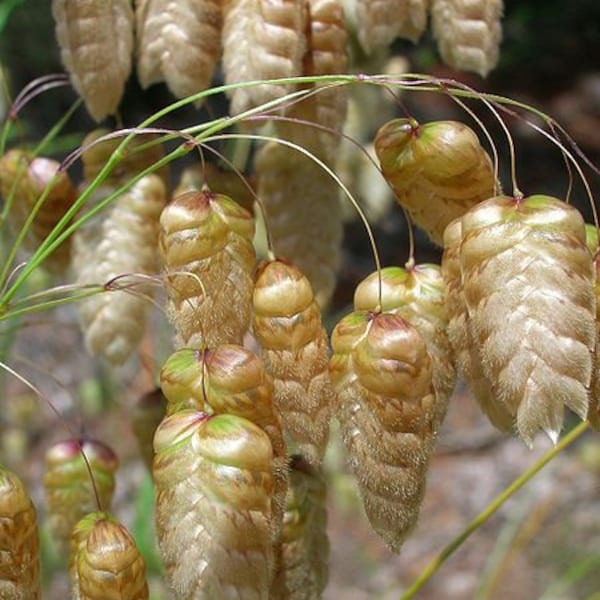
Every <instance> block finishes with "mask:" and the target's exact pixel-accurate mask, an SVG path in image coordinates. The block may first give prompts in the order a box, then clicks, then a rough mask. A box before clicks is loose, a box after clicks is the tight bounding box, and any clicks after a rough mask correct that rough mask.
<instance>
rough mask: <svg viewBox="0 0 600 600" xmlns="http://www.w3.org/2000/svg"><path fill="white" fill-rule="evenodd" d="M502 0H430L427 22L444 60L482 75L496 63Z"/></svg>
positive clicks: (500, 29)
mask: <svg viewBox="0 0 600 600" xmlns="http://www.w3.org/2000/svg"><path fill="white" fill-rule="evenodd" d="M502 9H503V2H502V0H467V1H466V0H432V4H431V25H432V28H433V34H434V36H435V37H436V39H437V43H438V49H439V51H440V55H441V56H442V59H443V60H444V62H445V63H447V64H448V65H450V66H451V67H453V68H455V69H458V70H462V71H474V72H475V73H479V75H481V76H482V77H485V76H486V75H487V74H488V73H489V72H490V71H491V70H492V69H493V68H494V67H495V66H496V64H497V62H498V58H499V49H500V41H501V39H502V24H501V19H502Z"/></svg>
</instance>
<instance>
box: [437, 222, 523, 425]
mask: <svg viewBox="0 0 600 600" xmlns="http://www.w3.org/2000/svg"><path fill="white" fill-rule="evenodd" d="M461 242H462V221H461V218H460V217H459V218H457V219H454V221H452V222H451V223H450V224H449V225H448V226H447V227H446V229H445V231H444V254H443V255H442V277H443V278H444V283H445V284H446V297H445V303H446V310H447V313H448V330H447V331H448V340H449V342H450V345H451V347H452V354H453V357H454V364H455V365H456V370H457V371H458V373H459V374H460V375H461V376H462V378H463V379H464V380H465V382H466V383H467V385H468V386H469V389H470V390H471V393H472V394H473V396H474V397H475V399H476V400H477V402H478V404H479V406H480V407H481V410H482V411H483V412H484V413H485V414H486V415H487V417H488V419H489V420H490V422H491V423H492V424H493V425H494V426H495V427H497V428H498V429H499V430H500V431H505V432H509V431H512V429H513V417H512V415H511V413H510V411H509V410H508V409H507V408H506V407H505V406H504V405H503V404H501V403H499V402H496V400H495V399H494V394H493V391H492V385H491V382H490V381H488V379H486V377H485V375H484V374H483V368H482V366H481V357H480V355H479V348H478V346H477V344H476V343H475V341H474V339H473V335H472V333H471V331H470V329H469V326H468V319H469V315H468V312H467V305H466V302H465V297H464V292H463V288H462V275H461V271H460V244H461Z"/></svg>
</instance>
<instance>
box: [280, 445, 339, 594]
mask: <svg viewBox="0 0 600 600" xmlns="http://www.w3.org/2000/svg"><path fill="white" fill-rule="evenodd" d="M325 496H326V487H325V480H324V479H323V477H322V475H320V474H319V473H318V472H317V471H315V470H314V469H313V468H312V467H311V466H310V465H309V464H308V463H307V462H306V461H305V460H304V459H303V458H302V457H300V456H293V457H292V458H291V465H290V485H289V488H288V493H287V497H286V510H285V516H284V525H283V533H282V538H281V542H280V544H279V546H278V548H277V572H276V574H275V580H274V581H273V589H272V590H271V596H270V598H271V600H318V599H319V598H321V595H322V593H323V590H324V589H325V586H326V584H327V579H328V576H329V572H328V564H327V559H328V557H329V540H328V538H327V531H326V527H327V508H326V503H325V501H326V498H325Z"/></svg>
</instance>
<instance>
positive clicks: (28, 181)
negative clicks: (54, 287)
mask: <svg viewBox="0 0 600 600" xmlns="http://www.w3.org/2000/svg"><path fill="white" fill-rule="evenodd" d="M59 167H60V163H58V162H57V161H55V160H52V159H49V158H43V157H34V156H32V155H30V154H29V153H27V152H25V151H23V150H17V149H14V150H10V151H9V152H7V153H6V154H5V155H4V156H3V157H2V158H1V159H0V197H2V199H3V202H4V203H5V205H6V203H8V202H10V211H9V212H8V221H9V223H10V227H11V229H12V230H13V232H14V233H15V234H17V233H18V232H20V230H21V229H22V227H23V226H24V225H25V221H26V220H27V218H28V217H29V215H30V213H31V211H32V210H33V208H34V206H35V204H36V203H37V201H38V200H39V198H40V196H41V195H42V193H43V192H44V190H45V188H46V186H47V185H48V184H50V182H51V181H52V179H53V178H54V177H56V180H55V182H54V184H53V186H52V188H51V190H50V191H49V193H48V196H47V197H46V199H45V200H44V202H43V204H41V205H40V207H39V210H38V212H37V214H36V215H35V218H34V220H33V222H32V223H31V227H30V229H29V232H28V234H27V237H25V239H24V240H23V247H24V248H25V249H26V250H28V251H30V252H33V251H34V250H35V249H36V248H37V247H38V246H39V245H40V243H41V242H42V241H44V240H45V239H46V237H48V235H49V234H50V232H51V231H52V230H53V229H54V227H55V226H56V225H57V224H58V222H59V221H60V220H61V219H62V218H63V216H64V214H65V213H66V212H67V210H68V209H69V208H70V207H71V205H72V204H73V202H75V199H76V198H77V191H76V190H75V186H74V185H73V183H72V182H71V179H70V177H69V175H68V173H66V172H65V171H62V172H59ZM70 253H71V245H70V238H69V239H67V240H65V242H63V243H62V244H61V245H60V246H59V247H58V248H57V249H56V250H55V251H54V252H53V253H52V254H51V255H50V256H49V257H48V258H47V259H46V260H45V261H44V263H42V265H43V266H44V267H47V268H48V269H50V270H53V271H57V272H62V271H64V269H65V268H66V267H67V266H68V264H69V258H70Z"/></svg>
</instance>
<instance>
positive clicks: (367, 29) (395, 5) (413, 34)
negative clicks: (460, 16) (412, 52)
mask: <svg viewBox="0 0 600 600" xmlns="http://www.w3.org/2000/svg"><path fill="white" fill-rule="evenodd" d="M428 9H429V0H405V1H403V2H399V1H397V0H358V1H357V2H356V13H357V14H356V17H357V27H358V39H359V41H360V45H361V46H362V47H363V49H364V50H365V52H367V53H371V52H372V51H373V50H376V49H380V48H385V47H387V46H389V44H391V42H393V41H394V40H395V39H396V38H397V37H399V38H405V39H408V40H410V41H411V42H417V41H418V40H419V38H420V37H421V35H422V34H423V32H424V31H425V28H426V27H427V12H428Z"/></svg>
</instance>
